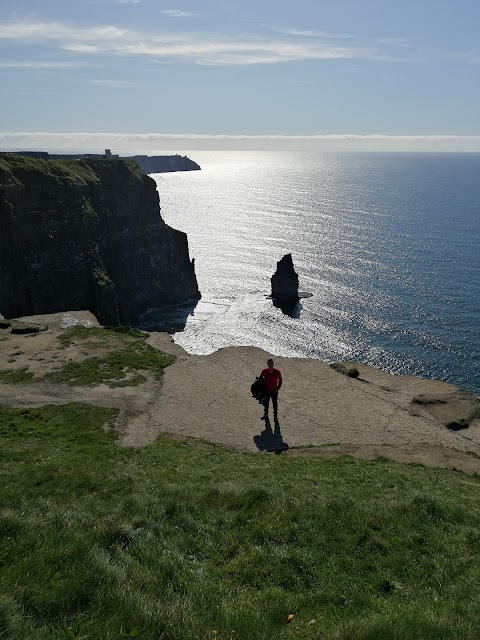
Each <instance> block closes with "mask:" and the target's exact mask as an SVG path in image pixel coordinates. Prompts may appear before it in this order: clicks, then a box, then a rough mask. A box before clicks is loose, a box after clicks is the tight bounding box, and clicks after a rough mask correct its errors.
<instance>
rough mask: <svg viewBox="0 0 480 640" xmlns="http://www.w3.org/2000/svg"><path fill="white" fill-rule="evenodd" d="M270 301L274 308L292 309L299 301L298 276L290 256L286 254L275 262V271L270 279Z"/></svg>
mask: <svg viewBox="0 0 480 640" xmlns="http://www.w3.org/2000/svg"><path fill="white" fill-rule="evenodd" d="M271 282H272V300H273V304H274V305H275V306H276V307H280V308H281V309H283V308H287V309H293V308H294V307H295V305H296V304H297V303H298V301H299V300H300V296H299V295H298V275H297V274H296V273H295V269H294V268H293V260H292V254H291V253H287V254H286V255H284V256H283V258H282V259H281V260H279V261H278V262H277V270H276V271H275V273H274V274H273V276H272V277H271Z"/></svg>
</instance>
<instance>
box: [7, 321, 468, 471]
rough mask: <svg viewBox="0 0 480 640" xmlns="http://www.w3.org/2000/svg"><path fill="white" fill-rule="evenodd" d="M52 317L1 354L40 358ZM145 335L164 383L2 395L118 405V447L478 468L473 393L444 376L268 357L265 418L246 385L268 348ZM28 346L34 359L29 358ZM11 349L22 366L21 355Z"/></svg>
mask: <svg viewBox="0 0 480 640" xmlns="http://www.w3.org/2000/svg"><path fill="white" fill-rule="evenodd" d="M74 313H75V315H76V314H77V313H80V312H74ZM82 313H86V312H82ZM54 315H55V316H61V315H62V314H54ZM51 318H52V316H48V317H46V318H44V321H45V322H47V324H48V325H49V329H48V330H47V331H46V332H42V333H41V334H37V335H36V337H35V338H29V337H28V336H23V335H21V336H18V335H16V336H13V335H11V334H7V333H5V332H4V331H5V330H2V331H1V333H0V337H5V336H7V339H6V340H3V341H0V349H1V351H0V354H2V362H3V358H4V355H3V354H8V353H13V352H14V351H15V350H21V351H22V352H23V353H22V356H23V357H24V359H25V360H28V362H29V366H32V363H33V366H37V364H39V363H40V364H41V363H43V362H45V361H42V360H39V358H42V357H43V356H42V349H44V350H45V351H47V352H48V351H49V350H52V351H51V353H49V354H48V356H46V357H49V358H51V357H52V356H53V354H54V350H53V346H52V345H53V344H55V342H54V340H55V339H56V338H55V335H58V333H59V332H60V331H62V329H61V324H62V321H61V318H57V319H56V320H55V321H53V322H52V321H51V320H50V319H51ZM92 318H93V316H92ZM84 319H85V317H84ZM29 320H32V319H31V318H30V319H29ZM95 322H96V321H95ZM49 334H51V335H49ZM149 342H150V343H151V344H152V345H154V346H155V347H157V348H159V349H160V350H162V351H164V352H166V353H170V354H172V355H174V356H175V357H176V362H175V363H174V364H173V365H171V366H170V367H168V368H167V369H166V371H165V376H164V379H163V383H162V385H159V384H158V383H156V382H153V381H148V382H147V383H145V384H143V385H140V386H138V387H124V388H115V389H110V388H108V387H105V386H103V385H101V386H98V387H94V388H79V387H76V388H74V387H67V386H65V387H64V386H63V385H45V384H35V385H28V386H23V385H22V386H14V385H0V403H1V404H9V405H12V406H34V405H35V406H39V405H41V404H48V403H62V402H71V401H79V402H88V403H91V404H96V405H102V406H112V407H119V408H120V409H121V417H120V424H119V433H120V443H121V444H122V445H123V446H137V447H138V446H145V445H147V444H149V443H151V442H153V441H154V440H155V439H156V438H157V437H158V435H159V434H160V433H174V434H177V435H178V436H181V437H185V438H199V439H203V440H207V441H209V442H212V443H216V444H220V445H223V446H226V447H229V448H233V449H237V450H239V451H250V452H254V451H276V452H284V453H286V454H287V455H300V454H302V455H322V456H325V455H328V456H330V455H344V454H348V455H354V456H358V457H361V458H366V459H372V458H377V457H386V458H389V459H392V460H398V461H401V462H418V463H421V464H425V465H431V466H440V467H450V468H456V469H459V470H462V471H466V472H469V473H474V472H476V473H480V419H479V416H480V401H479V400H478V399H477V398H475V397H474V396H472V395H471V394H468V393H466V392H464V391H462V390H460V389H458V388H456V387H453V386H451V385H448V384H445V383H442V382H437V381H431V380H423V379H421V378H416V377H414V376H405V377H398V376H392V375H390V374H388V373H385V372H383V371H380V370H378V369H373V368H372V367H367V366H364V365H357V367H358V369H359V371H360V376H359V378H358V379H354V378H349V377H348V376H346V375H342V374H341V373H339V372H337V371H335V370H333V369H332V368H331V367H330V366H329V365H327V364H325V363H323V362H321V361H318V360H311V359H303V358H275V364H276V366H278V367H279V368H280V369H281V371H282V374H283V377H284V384H283V387H282V389H281V391H280V394H279V419H278V422H277V424H274V423H273V419H272V421H271V422H270V421H269V422H267V424H265V422H262V421H261V420H260V416H261V415H262V413H263V411H262V407H261V406H260V405H259V404H258V403H257V402H256V401H255V400H254V399H253V398H252V397H251V395H250V385H251V383H252V382H253V380H254V378H255V375H258V374H259V372H260V370H261V369H262V368H263V366H265V363H266V360H267V358H268V357H269V356H270V354H267V353H265V352H264V351H262V350H261V349H256V348H254V347H232V348H227V349H220V350H219V351H217V352H215V353H213V354H211V355H208V356H195V355H189V354H187V353H186V352H185V351H184V350H183V349H182V348H181V347H179V346H177V345H175V344H174V343H173V341H172V339H171V337H170V336H168V335H167V334H161V333H152V334H151V335H150V338H149ZM83 346H84V345H83ZM34 353H35V354H36V359H34V360H31V359H30V360H29V358H31V357H32V356H33V355H34ZM61 355H62V354H60V356H61ZM12 357H13V356H12ZM69 357H82V354H81V353H79V354H77V355H76V356H72V355H70V356H69ZM16 358H17V360H16V365H17V366H20V363H21V362H23V360H21V359H20V356H16ZM11 364H13V363H11ZM3 366H4V365H3V364H2V368H3ZM477 456H478V457H477Z"/></svg>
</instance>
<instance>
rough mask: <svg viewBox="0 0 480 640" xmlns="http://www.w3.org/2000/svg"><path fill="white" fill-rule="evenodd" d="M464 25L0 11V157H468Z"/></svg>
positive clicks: (475, 53)
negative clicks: (196, 151) (403, 152)
mask: <svg viewBox="0 0 480 640" xmlns="http://www.w3.org/2000/svg"><path fill="white" fill-rule="evenodd" d="M479 25H480V2H478V0H436V1H433V0H415V1H413V0H402V1H401V2H400V1H399V0H397V1H395V2H393V0H316V1H314V0H295V1H294V2H286V1H283V0H276V1H273V0H257V1H255V2H254V1H252V0H171V1H170V2H168V1H164V0H81V1H74V0H42V1H41V2H40V1H39V0H2V2H1V5H0V78H1V86H0V146H1V147H2V148H18V147H19V146H20V147H25V146H30V147H31V148H67V147H68V148H90V149H92V150H93V147H95V148H99V149H100V148H104V147H105V146H111V147H113V148H115V149H117V148H124V149H126V148H131V149H137V150H138V149H140V148H145V149H146V150H148V149H161V148H165V147H170V148H171V147H172V145H173V146H175V147H176V148H209V147H218V148H221V147H224V148H229V147H232V146H237V147H239V148H242V146H244V147H252V148H255V147H258V148H261V147H266V148H269V147H285V148H291V147H296V146H298V147H305V148H310V147H311V148H321V149H322V148H359V149H362V148H365V149H370V148H377V147H379V148H392V149H394V148H401V149H407V148H412V149H447V150H450V149H452V150H455V149H466V150H477V151H480V109H479V105H480V39H479V35H478V31H479ZM67 133H68V134H70V133H75V134H77V135H76V136H75V137H73V138H71V137H70V139H69V140H68V139H67V138H68V136H63V135H59V134H67ZM20 134H21V135H20ZM105 134H109V135H105ZM113 134H115V135H113ZM138 134H141V135H138ZM72 140H73V142H72Z"/></svg>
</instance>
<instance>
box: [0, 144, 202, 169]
mask: <svg viewBox="0 0 480 640" xmlns="http://www.w3.org/2000/svg"><path fill="white" fill-rule="evenodd" d="M8 155H10V152H9V153H8ZM16 155H19V156H27V157H29V158H41V159H42V160H101V159H103V158H109V159H112V158H114V159H116V158H118V157H119V156H117V155H112V154H111V153H110V150H109V149H106V150H105V153H102V154H100V153H70V154H58V153H48V152H47V151H19V152H18V153H16ZM124 159H127V160H135V162H136V163H137V164H138V166H139V167H140V169H142V171H144V172H145V173H170V172H172V171H200V168H201V167H200V165H199V164H197V163H196V162H194V161H193V160H190V158H187V156H180V155H178V154H176V155H173V156H172V155H170V156H144V155H139V156H127V157H126V158H124Z"/></svg>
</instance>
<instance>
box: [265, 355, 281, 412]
mask: <svg viewBox="0 0 480 640" xmlns="http://www.w3.org/2000/svg"><path fill="white" fill-rule="evenodd" d="M267 365H268V367H266V368H265V369H262V373H261V374H260V377H261V378H265V387H266V393H265V399H264V401H263V408H264V410H265V412H264V414H263V416H262V420H266V419H267V418H268V406H269V404H270V398H271V399H272V406H273V419H274V420H277V417H278V392H279V390H280V387H281V386H282V374H281V373H280V369H276V368H275V367H274V366H273V365H274V362H273V360H272V358H269V359H268V360H267Z"/></svg>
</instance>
